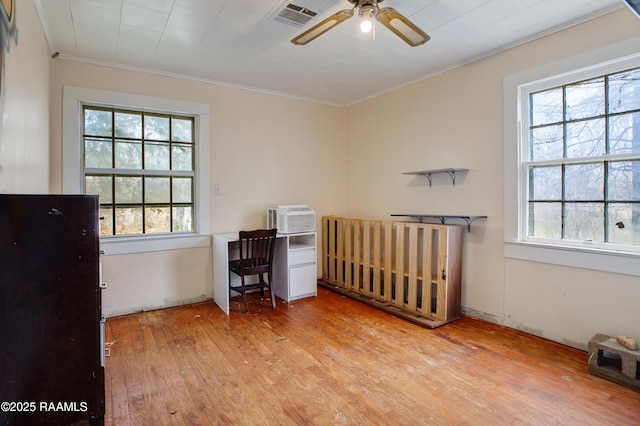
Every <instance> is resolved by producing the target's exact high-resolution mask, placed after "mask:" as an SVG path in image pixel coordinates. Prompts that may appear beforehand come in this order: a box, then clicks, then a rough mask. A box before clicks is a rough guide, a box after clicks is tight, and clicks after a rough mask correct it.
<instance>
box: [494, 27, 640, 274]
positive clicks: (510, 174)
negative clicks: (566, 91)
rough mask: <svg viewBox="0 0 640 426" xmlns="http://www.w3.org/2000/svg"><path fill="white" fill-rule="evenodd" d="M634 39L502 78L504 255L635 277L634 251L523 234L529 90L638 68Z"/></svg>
mask: <svg viewBox="0 0 640 426" xmlns="http://www.w3.org/2000/svg"><path fill="white" fill-rule="evenodd" d="M638 43H640V37H636V38H633V39H629V40H626V41H624V42H620V43H616V44H614V45H611V46H606V47H603V48H600V49H596V50H593V51H590V52H585V53H583V54H579V55H576V56H573V57H567V58H565V59H562V60H559V61H556V62H553V63H550V64H545V65H542V66H539V67H536V68H533V69H530V70H526V71H523V72H520V73H517V74H513V75H509V76H507V77H505V79H504V83H503V89H504V92H503V96H504V171H505V175H504V194H505V199H504V201H505V202H504V216H505V226H504V255H505V257H506V258H513V259H519V260H528V261H535V262H542V263H549V264H555V265H562V266H570V267H577V268H584V269H592V270H599V271H604V272H614V273H621V274H627V275H634V276H640V268H639V267H638V261H640V251H635V248H634V250H625V249H624V247H616V248H615V250H614V249H613V247H607V248H603V247H600V246H598V245H597V244H595V243H589V242H583V243H580V244H567V243H566V242H563V241H561V240H559V241H557V242H555V241H551V240H545V239H536V238H532V237H527V235H526V232H527V223H526V219H527V208H528V197H527V196H526V195H527V193H528V190H529V187H528V183H529V182H528V169H527V164H525V163H526V162H528V161H529V160H528V156H527V152H528V151H527V150H528V137H527V135H526V133H528V131H529V128H528V125H527V120H523V116H524V114H526V113H527V111H528V108H529V96H528V94H529V93H533V92H536V91H540V90H543V89H544V88H551V87H556V86H562V85H564V84H569V83H572V82H576V81H582V80H588V79H590V78H594V77H598V76H600V75H605V74H611V73H616V72H619V71H623V70H626V69H631V68H637V67H639V66H640V53H638V51H637V45H638Z"/></svg>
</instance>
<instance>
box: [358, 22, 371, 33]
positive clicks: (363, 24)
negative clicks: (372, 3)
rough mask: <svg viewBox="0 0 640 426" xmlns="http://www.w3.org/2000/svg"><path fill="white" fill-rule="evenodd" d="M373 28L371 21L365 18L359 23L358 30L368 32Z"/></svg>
mask: <svg viewBox="0 0 640 426" xmlns="http://www.w3.org/2000/svg"><path fill="white" fill-rule="evenodd" d="M372 28H373V22H371V21H370V20H368V19H365V20H364V21H362V22H361V23H360V31H362V32H363V33H368V32H369V31H371V29H372Z"/></svg>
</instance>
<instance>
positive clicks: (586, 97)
mask: <svg viewBox="0 0 640 426" xmlns="http://www.w3.org/2000/svg"><path fill="white" fill-rule="evenodd" d="M566 102H567V116H566V120H568V121H570V120H578V119H581V118H588V117H595V116H598V115H603V114H604V78H603V77H601V78H597V79H594V80H589V81H583V82H581V83H576V84H571V85H569V86H567V94H566Z"/></svg>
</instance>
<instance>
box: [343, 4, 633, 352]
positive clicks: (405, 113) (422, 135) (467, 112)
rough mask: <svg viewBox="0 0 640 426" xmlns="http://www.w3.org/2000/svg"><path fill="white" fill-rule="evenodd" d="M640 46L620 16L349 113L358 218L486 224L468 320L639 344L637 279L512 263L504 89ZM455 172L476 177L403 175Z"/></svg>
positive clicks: (576, 341)
mask: <svg viewBox="0 0 640 426" xmlns="http://www.w3.org/2000/svg"><path fill="white" fill-rule="evenodd" d="M613 29H615V30H613ZM638 35H640V20H638V19H637V18H636V17H635V16H634V15H633V14H632V13H631V12H629V11H628V10H627V9H621V10H619V11H617V12H615V13H613V14H610V15H607V16H604V17H601V18H599V19H597V20H594V21H591V22H587V23H585V24H582V25H579V26H576V27H573V28H570V29H567V30H565V31H562V32H559V33H556V34H553V35H550V36H548V37H545V38H543V39H540V40H537V41H534V42H531V43H528V44H525V45H522V46H519V47H516V48H513V49H510V50H508V51H505V52H502V53H499V54H496V55H494V56H491V57H488V58H485V59H483V60H480V61H477V62H474V63H472V64H468V65H466V66H463V67H460V68H457V69H454V70H452V71H449V72H447V73H444V74H441V75H438V76H435V77H432V78H429V79H426V80H424V81H421V82H419V83H416V84H413V85H411V86H409V87H406V88H403V89H400V90H397V91H394V92H392V93H389V94H386V95H384V96H381V97H378V98H375V99H372V100H370V101H367V102H363V103H361V104H358V105H355V106H352V107H350V108H349V110H348V116H347V129H348V130H347V135H348V136H347V143H348V158H349V161H348V181H347V183H348V196H349V197H348V207H347V210H348V214H349V215H350V216H356V217H371V218H387V219H388V218H389V215H390V214H393V213H400V214H401V213H425V214H450V215H487V216H488V219H486V220H478V221H476V222H474V223H473V225H472V229H471V233H465V244H464V249H463V280H462V287H463V293H462V304H463V307H464V310H465V312H467V313H468V314H471V315H475V316H479V317H482V318H485V319H488V320H491V321H494V322H498V323H502V324H505V325H508V326H511V327H514V328H519V329H522V330H526V331H528V332H531V333H533V334H536V335H539V336H543V337H546V338H549V339H552V340H556V341H559V342H562V343H567V344H569V345H571V346H574V347H579V348H582V349H585V348H586V346H587V343H588V341H589V339H590V338H591V337H592V336H593V335H594V334H596V333H605V334H611V335H617V334H628V335H632V336H635V337H636V338H640V334H638V333H640V331H639V330H638V324H640V309H638V308H637V303H636V302H637V301H638V300H640V278H639V277H638V276H628V275H620V274H612V273H604V272H595V271H592V270H586V269H577V268H568V267H560V266H552V265H547V264H543V263H534V262H527V261H518V260H513V259H506V258H505V257H504V254H503V253H504V251H503V250H504V249H503V238H504V229H503V228H504V221H505V217H504V200H503V195H504V194H503V188H504V163H503V158H504V136H503V132H504V120H503V80H504V78H505V77H506V76H508V75H511V74H514V73H518V72H521V71H523V70H527V69H530V68H534V67H537V66H539V65H542V64H546V63H550V62H553V61H557V60H559V59H562V58H565V57H567V56H573V55H576V54H579V53H582V52H586V51H590V50H591V49H596V48H599V47H603V46H607V45H611V44H613V43H616V42H619V41H623V40H625V39H629V38H632V37H637V36H638ZM638 48H639V50H640V46H639V47H638ZM446 167H461V168H468V169H469V172H468V173H466V174H464V175H462V177H459V178H457V179H456V186H455V187H454V186H452V184H451V180H450V179H449V177H448V176H447V175H440V176H436V177H434V178H433V186H432V187H431V188H430V187H429V184H428V181H427V180H426V178H424V177H412V176H405V175H402V172H405V171H415V170H425V169H439V168H446ZM514 213H515V212H514ZM634 301H636V302H634Z"/></svg>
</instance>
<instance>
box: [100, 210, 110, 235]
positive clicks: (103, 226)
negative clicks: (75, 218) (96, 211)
mask: <svg viewBox="0 0 640 426" xmlns="http://www.w3.org/2000/svg"><path fill="white" fill-rule="evenodd" d="M100 217H101V219H100V235H101V236H102V235H113V209H112V208H111V207H100ZM102 218H104V219H102Z"/></svg>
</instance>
